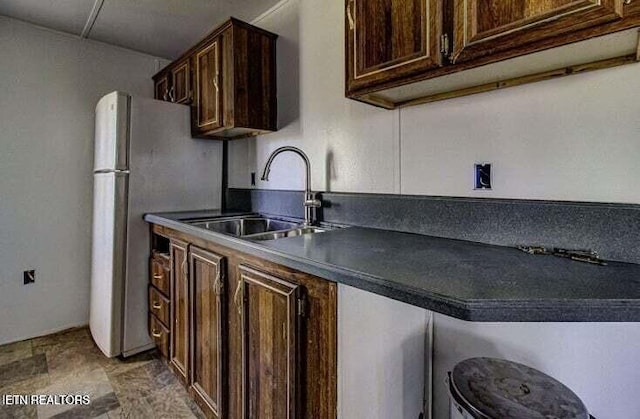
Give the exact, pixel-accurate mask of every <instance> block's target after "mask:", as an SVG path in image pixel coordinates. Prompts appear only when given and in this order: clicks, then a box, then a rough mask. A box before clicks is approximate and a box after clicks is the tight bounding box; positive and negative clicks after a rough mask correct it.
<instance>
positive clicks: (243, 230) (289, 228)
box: [184, 215, 329, 241]
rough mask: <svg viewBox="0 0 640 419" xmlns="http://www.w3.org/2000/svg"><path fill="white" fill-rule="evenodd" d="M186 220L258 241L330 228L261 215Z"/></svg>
mask: <svg viewBox="0 0 640 419" xmlns="http://www.w3.org/2000/svg"><path fill="white" fill-rule="evenodd" d="M184 222H185V223H187V224H191V225H192V226H195V227H200V228H204V229H207V230H211V231H215V232H216V233H222V234H228V235H230V236H235V237H241V238H243V239H247V240H256V241H262V240H275V239H283V238H286V237H295V236H300V235H303V234H313V233H322V232H325V231H327V230H329V228H327V227H316V226H312V227H305V226H303V225H301V224H300V223H298V222H294V221H284V220H278V219H275V218H268V217H262V216H259V215H243V216H237V217H226V218H211V219H207V220H202V219H198V220H184Z"/></svg>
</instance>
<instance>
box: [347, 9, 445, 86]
mask: <svg viewBox="0 0 640 419" xmlns="http://www.w3.org/2000/svg"><path fill="white" fill-rule="evenodd" d="M441 5H442V1H441V0H347V8H346V31H347V36H346V49H345V50H346V52H347V58H346V60H345V61H346V65H347V80H348V86H347V90H349V91H351V90H354V89H358V88H361V87H366V86H370V85H375V84H377V83H379V82H384V81H389V80H393V79H397V78H400V77H406V76H409V75H411V74H413V73H416V72H420V71H422V70H425V69H429V68H433V67H438V66H440V65H441V61H442V59H441V57H442V56H441V53H440V46H439V42H440V33H441V25H442V17H441V16H442V11H441Z"/></svg>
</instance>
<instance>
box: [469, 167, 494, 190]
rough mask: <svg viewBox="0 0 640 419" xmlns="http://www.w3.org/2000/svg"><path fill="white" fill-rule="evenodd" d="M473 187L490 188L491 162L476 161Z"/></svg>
mask: <svg viewBox="0 0 640 419" xmlns="http://www.w3.org/2000/svg"><path fill="white" fill-rule="evenodd" d="M474 176H475V179H474V187H473V188H474V189H483V190H489V189H491V163H476V164H475V170H474Z"/></svg>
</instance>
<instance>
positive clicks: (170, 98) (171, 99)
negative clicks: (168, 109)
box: [168, 86, 176, 102]
mask: <svg viewBox="0 0 640 419" xmlns="http://www.w3.org/2000/svg"><path fill="white" fill-rule="evenodd" d="M168 95H169V100H170V101H171V102H175V101H176V99H175V98H174V97H173V86H171V89H169V93H168Z"/></svg>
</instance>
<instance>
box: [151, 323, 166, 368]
mask: <svg viewBox="0 0 640 419" xmlns="http://www.w3.org/2000/svg"><path fill="white" fill-rule="evenodd" d="M149 335H150V336H151V338H152V339H153V340H154V341H155V343H156V346H157V347H158V351H160V354H162V356H164V357H165V358H168V357H169V329H167V328H166V327H165V326H164V325H163V324H162V323H161V322H160V321H159V320H158V319H157V318H156V316H154V315H153V314H149Z"/></svg>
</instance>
